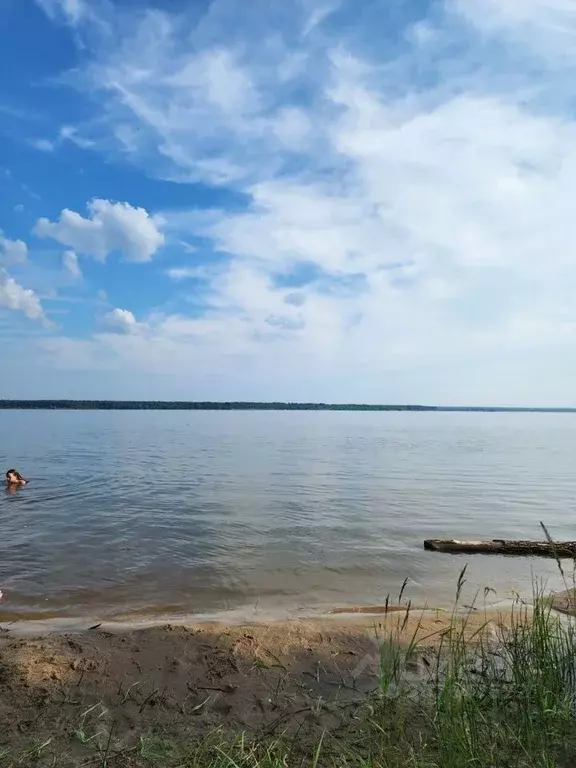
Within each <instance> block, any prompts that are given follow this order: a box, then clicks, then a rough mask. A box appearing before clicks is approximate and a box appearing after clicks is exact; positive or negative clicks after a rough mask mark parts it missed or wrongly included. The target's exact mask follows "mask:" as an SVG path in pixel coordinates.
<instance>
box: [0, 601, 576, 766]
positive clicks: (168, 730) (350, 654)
mask: <svg viewBox="0 0 576 768" xmlns="http://www.w3.org/2000/svg"><path fill="white" fill-rule="evenodd" d="M573 598H574V594H573V593H571V594H570V595H567V594H564V595H560V596H558V595H556V596H555V597H554V598H553V600H552V602H553V603H554V604H555V605H554V607H555V608H557V609H559V610H561V609H562V608H564V609H565V608H566V607H568V608H569V609H570V610H571V609H572V608H573V607H574V599H573ZM562 601H564V602H562ZM358 608H360V609H362V608H363V609H364V610H366V611H370V612H365V613H364V612H359V611H358V610H356V611H354V610H353V608H352V607H350V608H349V610H348V612H347V613H331V614H324V615H322V616H315V617H309V618H294V619H291V620H285V619H284V620H270V619H268V620H266V619H261V620H258V621H254V620H253V621H249V622H242V621H237V622H235V623H231V622H230V621H228V622H224V621H222V620H220V621H214V620H208V619H203V620H201V621H199V620H198V617H197V616H192V617H188V618H187V619H183V617H172V620H171V621H167V620H166V618H167V617H154V618H153V619H144V618H143V619H140V620H138V621H134V620H132V621H124V622H123V621H102V622H90V623H89V622H88V620H86V621H85V622H84V624H83V625H80V624H79V623H78V622H76V623H70V621H69V620H59V623H56V620H52V621H51V623H46V622H21V623H14V624H11V625H9V626H6V625H5V624H2V626H1V627H0V754H1V751H2V749H1V748H7V749H10V750H13V751H15V752H17V753H19V754H24V753H26V751H27V750H30V749H31V744H32V743H35V744H36V745H38V744H49V745H50V747H49V748H46V749H45V756H46V763H43V762H42V761H39V762H38V763H35V764H38V765H52V764H54V763H51V762H50V760H52V759H53V757H54V754H58V755H62V754H65V755H66V759H64V760H61V759H60V758H59V760H60V762H58V763H57V764H58V765H59V766H68V765H70V766H76V765H79V764H80V763H81V762H82V760H85V759H86V744H88V745H89V746H90V747H93V745H94V743H95V741H94V740H97V738H99V736H98V734H101V733H107V734H108V738H109V739H110V738H111V736H110V734H112V733H113V736H114V743H115V745H116V747H115V748H117V749H118V751H119V752H120V751H122V750H132V749H135V748H136V747H135V746H134V745H135V743H137V742H138V740H140V741H141V739H142V738H143V737H144V736H146V738H147V737H148V736H147V734H150V733H157V732H158V733H161V734H162V738H168V739H177V740H179V742H180V743H184V742H190V743H194V742H195V741H197V740H198V739H202V738H205V737H206V736H208V735H209V734H211V733H214V732H215V731H224V732H227V733H243V732H246V733H249V734H253V735H255V736H266V737H268V736H270V737H275V738H276V737H279V736H280V735H281V734H285V733H287V732H296V731H297V732H298V734H299V735H298V738H299V739H303V740H304V741H305V740H306V739H307V738H310V739H316V738H318V737H319V736H320V734H321V733H322V732H324V731H333V730H334V729H338V728H340V727H342V724H343V723H344V722H346V723H353V718H354V712H355V711H356V709H357V708H358V707H359V706H363V703H365V701H366V698H367V697H368V696H370V695H371V694H372V693H373V692H374V691H377V690H378V686H379V684H380V678H381V674H382V664H383V658H384V656H385V655H386V654H388V653H391V654H392V655H394V654H398V653H401V654H402V653H404V651H402V649H403V648H404V649H409V650H407V651H405V653H406V654H407V656H406V664H405V667H406V669H405V674H406V675H407V676H408V678H410V679H412V680H413V681H414V682H418V681H422V680H424V679H425V678H426V676H427V675H428V676H429V675H430V667H431V664H432V665H433V663H434V658H435V657H437V656H438V654H439V653H444V652H445V651H443V650H442V648H443V647H444V644H445V643H446V642H448V645H449V644H450V642H451V641H450V640H449V638H450V637H452V636H454V633H455V636H456V638H461V639H462V641H463V642H465V643H466V645H468V644H470V647H471V648H474V647H476V646H481V645H485V646H486V647H487V645H489V646H490V647H494V648H498V647H499V646H500V644H501V643H502V641H503V638H505V637H506V636H507V635H508V633H509V632H511V631H513V630H514V629H515V628H517V627H518V626H524V625H530V624H531V622H532V620H533V616H534V612H533V608H532V606H531V605H530V604H528V603H527V602H519V601H517V600H516V601H515V600H504V601H499V602H498V603H495V604H492V605H486V606H483V607H478V608H477V609H476V610H473V609H471V608H469V607H468V608H465V607H464V606H461V607H460V608H456V609H454V610H452V611H450V610H441V609H429V608H428V609H422V608H417V607H411V606H407V605H388V606H357V609H358ZM385 609H387V610H385ZM554 613H555V615H557V616H559V617H562V620H563V621H564V619H566V620H567V621H571V619H569V618H567V617H566V616H565V615H563V614H562V613H560V612H558V613H556V611H555V612H554ZM572 613H573V611H572ZM67 621H68V623H66V622H67ZM447 638H448V640H447ZM486 644H487V645H486ZM398 649H400V650H398ZM383 654H384V656H383ZM78 734H86V739H85V740H83V741H82V740H80V741H82V743H80V741H79V738H78ZM88 734H93V735H90V736H88ZM51 750H53V752H51ZM16 764H18V763H16ZM122 764H123V763H122ZM129 764H130V765H141V763H129ZM126 765H128V763H126Z"/></svg>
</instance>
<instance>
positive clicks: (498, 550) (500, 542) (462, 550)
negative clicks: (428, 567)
mask: <svg viewBox="0 0 576 768" xmlns="http://www.w3.org/2000/svg"><path fill="white" fill-rule="evenodd" d="M424 549H427V550H428V551H430V552H448V553H450V554H453V555H475V554H478V555H531V556H538V557H560V558H571V559H576V541H554V542H550V541H516V540H513V539H491V540H489V541H459V540H457V539H427V540H426V541H425V542H424Z"/></svg>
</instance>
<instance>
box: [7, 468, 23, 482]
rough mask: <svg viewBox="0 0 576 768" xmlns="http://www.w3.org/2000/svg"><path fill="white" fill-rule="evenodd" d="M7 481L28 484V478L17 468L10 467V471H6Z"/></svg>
mask: <svg viewBox="0 0 576 768" xmlns="http://www.w3.org/2000/svg"><path fill="white" fill-rule="evenodd" d="M6 482H7V483H8V485H26V480H24V478H23V477H22V475H21V474H20V472H18V471H17V470H15V469H9V470H8V472H6Z"/></svg>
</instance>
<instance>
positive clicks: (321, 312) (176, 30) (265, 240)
mask: <svg viewBox="0 0 576 768" xmlns="http://www.w3.org/2000/svg"><path fill="white" fill-rule="evenodd" d="M388 6H389V4H387V3H385V2H384V0H381V2H378V1H377V2H376V3H373V4H371V11H372V12H374V13H380V14H381V16H380V17H379V18H380V21H381V22H382V20H383V19H385V18H386V16H385V15H386V13H387V12H388V11H387V9H388ZM350 7H351V6H350ZM290 10H291V13H290V19H289V21H288V20H287V19H286V18H284V17H283V18H282V19H281V22H280V20H279V17H278V16H276V15H275V13H276V11H275V10H274V9H273V8H272V6H270V5H269V4H264V3H262V4H260V3H254V4H253V5H252V4H250V6H249V8H247V9H246V8H244V7H243V14H242V15H240V16H238V15H236V12H235V9H234V3H232V2H229V1H228V0H215V1H214V2H213V3H212V4H211V7H210V11H209V12H208V13H207V15H206V17H205V18H203V20H202V22H201V23H200V24H199V25H196V26H194V25H193V24H192V22H191V19H190V18H188V17H186V16H179V17H177V16H171V15H169V14H166V13H159V12H157V11H154V12H150V13H148V14H145V15H143V16H141V17H138V18H137V17H134V18H133V20H132V21H131V22H127V21H126V19H124V22H125V24H126V26H124V25H122V26H121V27H119V28H121V29H122V30H127V31H123V33H122V36H121V37H119V38H118V39H117V40H116V41H114V40H109V41H108V45H107V46H106V47H105V48H102V49H99V50H98V51H97V55H96V56H95V58H94V59H93V61H92V62H91V64H90V65H89V66H88V68H87V69H86V70H85V71H84V72H83V74H82V76H81V78H80V82H79V85H80V86H81V87H82V88H84V90H85V91H90V92H91V93H92V94H93V95H94V97H95V98H96V100H97V103H98V107H99V113H98V119H97V120H96V121H95V122H94V124H93V125H91V126H85V127H84V129H82V130H84V131H85V132H86V137H87V138H88V139H90V140H94V141H97V142H98V141H100V144H97V145H98V146H101V147H106V148H107V149H108V150H109V148H110V147H114V150H113V151H114V152H117V153H122V154H123V155H124V156H126V157H128V158H129V159H130V160H131V161H133V162H134V163H136V164H137V165H139V166H140V167H141V168H144V169H145V170H146V172H148V173H150V174H151V175H156V176H161V177H162V178H169V179H177V180H185V181H187V180H190V179H194V180H197V179H200V180H204V181H209V182H211V183H218V184H226V185H228V186H230V187H231V188H232V190H233V191H234V192H236V193H238V192H239V193H241V194H242V195H243V196H244V199H246V200H247V205H246V206H245V207H242V206H241V205H239V204H237V203H235V204H232V205H231V206H230V207H229V208H226V207H223V208H222V209H221V210H211V211H201V210H200V211H199V210H197V209H196V210H194V209H193V210H189V211H186V210H184V211H177V212H175V211H169V210H167V211H165V212H164V217H165V220H166V229H167V231H170V233H171V235H172V236H173V237H175V238H176V237H182V238H186V237H187V236H193V237H195V238H196V237H198V238H203V239H204V240H203V242H204V243H205V246H203V250H202V251H200V252H197V253H196V254H195V255H194V264H195V265H196V266H194V267H188V266H182V267H173V268H172V269H171V270H169V271H168V275H169V276H170V277H171V278H172V279H174V280H184V279H186V278H198V277H199V276H203V277H206V278H207V281H208V283H209V286H208V291H207V293H206V294H205V295H204V296H203V301H204V306H203V314H202V313H199V312H198V311H197V310H195V313H194V314H192V313H191V316H190V317H186V316H185V315H184V314H178V315H173V316H169V315H168V316H164V315H160V314H158V313H156V314H155V313H150V314H149V316H148V317H146V316H144V320H145V326H144V325H143V324H140V329H142V328H144V327H145V330H146V332H145V333H125V334H120V335H119V334H112V333H98V334H96V335H95V336H94V338H93V339H92V340H91V341H89V342H86V341H84V342H82V350H81V354H82V360H83V364H84V365H86V366H88V367H90V366H93V367H98V366H99V365H104V364H105V365H106V366H110V367H116V368H117V369H118V370H123V369H124V367H125V368H127V369H131V370H134V371H153V372H164V373H179V374H181V375H182V376H183V377H184V378H185V377H186V376H187V375H189V374H190V373H191V372H195V373H196V372H198V371H210V372H213V373H215V372H216V373H218V374H220V375H222V376H223V377H224V380H226V377H232V376H233V383H231V384H229V387H230V389H229V390H228V396H234V393H233V391H232V389H233V387H238V388H239V389H240V391H246V392H248V391H250V388H251V387H252V391H253V392H256V391H260V389H259V388H263V389H264V390H265V391H266V393H267V394H264V392H263V393H262V395H261V396H278V397H281V396H283V397H286V398H289V397H294V398H295V399H297V398H301V399H306V398H310V399H313V397H314V396H315V397H317V398H319V399H320V398H326V399H329V397H330V395H331V396H332V398H333V399H340V400H342V399H369V400H372V401H378V400H383V399H393V400H396V401H398V400H404V399H406V400H409V399H414V398H415V395H416V399H419V400H430V399H433V400H434V399H435V400H440V401H443V402H450V401H451V402H463V401H464V402H466V401H471V400H476V401H485V402H502V401H506V402H519V401H521V400H523V399H524V398H528V397H530V398H531V399H532V400H533V402H538V403H541V404H545V403H546V402H556V403H557V402H558V400H561V401H563V402H564V403H574V395H573V393H572V389H573V387H572V381H573V378H574V376H576V368H575V367H574V366H572V368H571V369H570V371H571V373H570V375H568V376H567V375H566V374H564V375H563V376H562V378H563V380H564V381H565V382H566V383H565V385H564V386H560V385H558V383H557V382H554V383H551V382H552V379H553V378H554V377H553V376H551V374H550V371H553V370H556V371H560V369H561V368H562V366H563V365H564V362H562V361H564V360H565V359H570V358H571V356H572V350H573V346H574V342H575V341H576V313H575V312H574V310H573V295H574V291H575V290H576V246H575V245H574V242H575V241H574V215H573V210H572V208H573V204H572V201H573V200H574V199H575V197H576V118H575V117H574V112H573V107H572V89H573V85H572V83H573V74H574V68H573V61H574V59H573V56H572V54H571V53H570V51H571V50H572V48H570V47H569V46H568V47H567V42H568V41H570V40H572V35H573V33H574V30H575V26H574V10H573V3H572V2H569V1H568V0H526V2H523V3H521V2H516V3H515V2H514V1H513V0H503V1H502V2H500V3H497V2H496V0H486V2H483V0H482V1H481V0H470V2H467V1H466V0H451V2H448V3H446V6H445V13H444V15H440V16H436V17H435V18H433V17H431V18H429V19H424V18H422V19H418V20H416V23H415V24H413V25H408V26H407V27H406V25H404V26H402V25H400V28H399V29H398V39H400V40H401V41H402V46H399V47H397V48H393V47H392V46H389V45H387V43H386V41H382V40H381V39H380V37H379V35H380V30H381V29H382V28H383V25H382V23H379V24H376V23H374V24H372V23H371V22H370V18H369V17H368V16H365V15H362V16H359V17H358V19H357V23H356V25H353V24H349V25H348V26H347V27H346V29H342V28H341V27H340V28H337V29H336V28H335V29H334V30H333V31H332V33H331V32H330V30H329V26H330V23H331V21H332V19H331V17H329V18H327V19H326V23H323V20H324V19H323V7H322V6H321V5H320V4H317V5H316V6H315V7H314V8H312V12H311V10H310V4H308V5H307V7H306V9H305V10H303V6H302V5H301V4H300V3H294V4H293V5H291V6H290ZM463 19H464V20H465V22H466V23H465V24H463V23H462V22H463ZM282 24H284V25H285V27H286V29H285V28H284V27H282V26H281V25H282ZM283 32H284V35H283ZM389 32H390V35H392V31H391V30H389ZM397 51H400V52H399V53H398V52H397ZM487 52H489V54H490V55H489V58H488V54H487ZM527 56H528V57H531V56H537V57H538V58H539V59H540V60H541V62H543V64H544V66H541V67H539V68H538V73H537V76H535V75H534V71H535V70H534V68H531V67H526V66H523V64H524V63H525V62H526V57H527ZM78 131H79V135H80V133H82V131H81V129H80V128H79V129H78ZM82 135H83V134H82ZM64 213H67V215H74V216H78V214H71V212H64ZM64 213H63V217H62V219H61V221H60V222H58V223H57V224H50V223H48V224H49V225H50V227H59V228H61V229H63V230H66V228H67V227H66V226H64V225H67V223H68V222H67V217H64ZM64 218H66V221H64V223H62V220H63V219H64ZM79 218H80V219H81V217H79ZM93 218H94V217H93ZM81 221H82V222H88V224H89V225H90V224H91V221H92V219H90V220H86V219H81ZM82 226H84V224H83V225H82ZM76 229H78V227H77V228H76ZM75 231H76V230H75ZM68 240H70V237H68ZM68 240H67V241H66V244H67V245H70V246H71V247H74V248H76V249H77V250H78V251H79V252H81V251H82V249H81V248H79V247H78V246H77V245H76V244H74V243H71V242H68ZM61 242H63V241H62V240H61ZM98 242H99V241H98ZM210 249H212V250H214V251H218V252H220V253H222V252H223V253H224V254H226V255H227V260H226V261H225V263H224V264H222V266H221V267H220V268H219V269H218V270H216V271H213V272H211V273H210V272H209V271H208V272H206V271H204V272H202V267H203V265H202V264H198V262H199V261H200V259H201V256H202V253H204V254H206V259H207V262H208V260H209V258H210V257H211V255H212V254H211V253H210ZM109 250H110V248H109V247H108V245H107V244H106V247H104V246H102V247H100V248H96V249H95V248H94V246H92V247H91V248H90V251H89V252H90V253H91V255H98V257H100V258H103V256H102V255H101V254H102V253H103V252H106V253H107V252H109ZM204 266H205V265H204ZM300 273H303V274H304V275H305V277H302V276H301V275H300V277H299V274H300ZM193 298H195V297H193ZM118 311H119V312H120V310H118ZM122 323H124V327H123V329H124V330H128V329H132V328H134V327H135V326H138V325H139V324H138V323H137V321H136V320H135V318H134V316H133V315H132V314H131V313H128V316H127V317H125V318H124V320H119V319H118V321H117V326H119V325H121V324H122ZM50 345H51V346H50V350H51V352H52V353H53V354H55V355H56V356H57V359H58V360H60V363H61V364H62V365H66V366H69V367H73V365H74V360H75V357H74V355H75V351H74V350H75V349H77V348H76V347H75V346H74V342H73V341H72V340H70V339H53V340H51V341H50ZM78 349H79V347H78ZM543 360H545V361H546V364H545V365H543ZM87 361H88V362H87ZM239 361H240V363H241V365H239ZM511 361H515V362H516V363H517V364H518V365H519V370H522V372H523V375H522V376H519V375H511V374H510V367H511V365H512V363H511ZM240 368H241V369H242V371H243V372H242V373H239V369H240ZM503 370H507V371H508V374H507V376H500V374H499V372H500V371H503ZM391 381H393V382H395V385H394V386H395V387H396V389H395V390H394V391H395V395H391V394H390V393H389V390H388V389H387V387H388V386H389V382H391ZM528 381H529V384H528V383H526V382H528ZM495 382H496V383H495ZM507 382H508V383H507ZM322 391H323V392H324V393H325V394H324V395H322ZM331 393H332V394H331ZM418 393H420V394H418Z"/></svg>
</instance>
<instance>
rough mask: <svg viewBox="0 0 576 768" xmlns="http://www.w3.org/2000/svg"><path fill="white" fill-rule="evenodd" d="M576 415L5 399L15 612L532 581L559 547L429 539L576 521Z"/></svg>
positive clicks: (240, 607) (432, 598)
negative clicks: (27, 406) (157, 406)
mask: <svg viewBox="0 0 576 768" xmlns="http://www.w3.org/2000/svg"><path fill="white" fill-rule="evenodd" d="M575 445H576V416H572V415H565V414H560V415H549V414H545V415H542V414H466V413H464V414H458V413H453V414H447V413H333V412H319V413H309V412H308V413H307V412H295V413H285V412H263V413H259V412H167V411H162V412H146V411H132V412H103V411H99V412H65V411H55V412H50V411H48V412H42V411H19V412H11V411H0V457H1V458H2V463H3V464H4V465H6V466H5V468H6V469H7V468H8V467H9V466H12V465H13V466H15V467H16V468H18V469H20V471H22V473H23V474H25V475H26V476H29V477H30V478H31V480H32V482H31V483H30V485H29V486H27V487H26V488H24V489H22V490H21V491H18V492H17V493H15V494H13V495H10V494H8V493H5V492H2V494H1V496H0V522H1V536H0V588H1V589H2V590H3V592H4V596H5V597H4V601H3V603H2V605H1V607H0V618H1V617H2V615H3V616H4V618H7V617H8V616H9V615H12V614H15V613H17V614H26V615H28V616H31V615H32V614H37V613H39V612H40V613H42V614H45V615H47V616H49V615H62V616H85V615H89V616H98V617H100V616H111V615H120V614H132V613H133V612H135V613H138V612H140V613H144V614H145V613H148V612H150V613H152V612H155V613H157V612H162V613H167V614H180V613H201V614H212V613H219V612H221V611H238V612H239V613H240V614H241V615H247V616H254V615H267V614H270V615H281V614H286V613H306V612H314V611H316V610H322V609H325V608H326V607H328V608H331V607H333V606H335V605H346V604H354V603H364V604H366V603H377V602H383V601H384V600H385V597H386V594H387V593H388V592H390V593H392V594H397V592H398V590H399V588H400V585H401V584H402V581H403V580H404V578H405V577H409V579H410V586H409V589H408V594H409V595H410V597H411V598H412V599H413V601H414V602H416V603H418V602H420V601H423V600H424V599H428V600H429V602H430V603H431V604H433V605H436V604H447V603H448V602H449V601H450V599H451V598H452V597H453V595H454V590H455V582H456V579H457V576H458V573H459V571H460V569H461V568H462V566H463V565H464V564H465V563H466V562H468V563H469V570H468V585H467V586H468V591H469V593H472V592H473V591H474V590H475V589H476V588H477V587H480V588H483V587H485V586H487V587H492V588H494V589H496V590H497V592H498V595H499V596H500V597H507V596H509V595H510V592H511V590H518V591H520V592H521V593H527V592H528V593H529V592H530V588H531V587H530V584H531V581H532V572H531V569H532V568H533V569H534V570H535V573H536V574H538V576H542V577H546V578H547V579H548V583H549V586H551V587H552V586H557V585H558V584H559V576H558V574H557V571H556V566H555V564H554V563H553V562H550V561H546V560H545V561H542V560H538V561H536V560H529V559H524V558H521V559H513V558H486V557H475V558H474V557H451V556H448V555H439V554H433V553H426V552H424V551H423V550H422V541H423V539H424V538H427V537H484V538H492V537H497V536H503V537H516V538H541V531H540V529H539V525H538V521H539V520H544V521H545V522H546V523H547V524H548V525H549V527H550V529H551V531H552V533H553V535H555V536H556V537H558V538H570V539H574V538H576V461H575Z"/></svg>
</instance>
